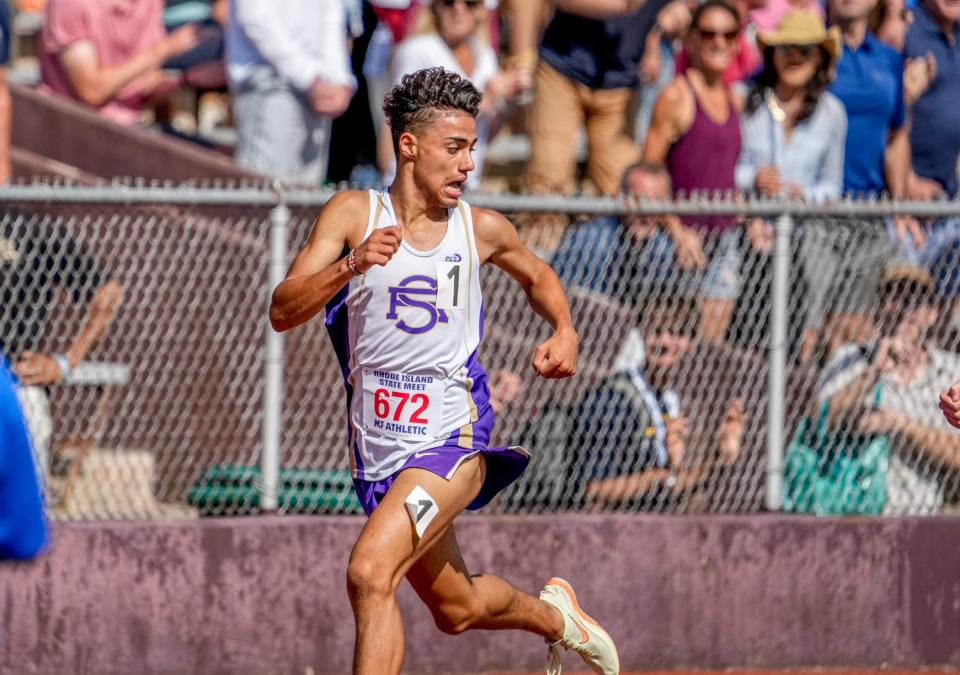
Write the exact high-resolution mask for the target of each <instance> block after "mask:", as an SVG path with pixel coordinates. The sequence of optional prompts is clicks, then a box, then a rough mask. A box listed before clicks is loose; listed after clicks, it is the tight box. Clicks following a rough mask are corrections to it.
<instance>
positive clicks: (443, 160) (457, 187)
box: [414, 110, 477, 209]
mask: <svg viewBox="0 0 960 675" xmlns="http://www.w3.org/2000/svg"><path fill="white" fill-rule="evenodd" d="M476 143H477V123H476V120H474V119H473V117H471V116H470V115H469V114H467V113H465V112H463V111H460V110H440V111H438V112H437V114H436V117H434V119H433V121H432V122H431V123H430V124H428V125H426V126H425V127H424V128H423V129H422V130H421V131H420V132H418V133H417V134H416V161H415V162H414V180H415V181H416V183H417V186H418V187H419V188H420V190H421V191H422V192H423V193H424V194H426V195H428V196H429V197H430V199H431V201H433V202H434V203H436V204H437V205H438V206H442V207H443V208H448V209H449V208H453V207H454V206H456V205H457V201H458V200H459V199H460V197H461V196H462V195H463V184H464V183H465V182H466V180H467V175H468V174H469V173H470V172H471V171H473V170H474V169H475V168H476V165H475V164H474V162H473V155H472V152H473V148H474V146H475V145H476Z"/></svg>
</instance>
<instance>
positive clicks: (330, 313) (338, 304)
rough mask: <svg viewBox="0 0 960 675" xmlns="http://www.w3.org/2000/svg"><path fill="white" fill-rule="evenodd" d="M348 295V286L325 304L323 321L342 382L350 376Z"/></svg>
mask: <svg viewBox="0 0 960 675" xmlns="http://www.w3.org/2000/svg"><path fill="white" fill-rule="evenodd" d="M349 294H350V284H347V285H346V286H344V287H343V288H341V289H340V290H339V291H337V294H336V295H334V296H333V297H332V298H331V299H330V302H328V303H327V306H326V310H327V316H326V317H325V318H324V320H323V323H324V325H326V327H327V334H328V335H329V336H330V342H332V343H333V351H334V352H336V354H337V363H339V364H340V372H341V373H343V379H344V381H346V379H347V377H349V375H350V333H349V332H348V330H349V327H350V321H349V316H348V313H349V312H348V308H347V296H348V295H349Z"/></svg>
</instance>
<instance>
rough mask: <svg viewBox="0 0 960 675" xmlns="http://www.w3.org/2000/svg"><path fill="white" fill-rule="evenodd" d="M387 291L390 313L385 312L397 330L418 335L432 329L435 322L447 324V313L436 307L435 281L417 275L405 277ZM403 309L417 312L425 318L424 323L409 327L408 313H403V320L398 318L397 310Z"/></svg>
mask: <svg viewBox="0 0 960 675" xmlns="http://www.w3.org/2000/svg"><path fill="white" fill-rule="evenodd" d="M387 291H388V292H389V293H390V311H388V312H387V318H388V319H391V320H393V321H396V326H397V328H398V329H399V330H402V331H403V332H405V333H410V334H411V335H420V334H421V333H426V332H428V331H429V330H430V329H432V328H433V327H434V326H435V325H437V322H440V323H447V320H448V319H447V313H446V312H444V311H443V310H442V309H437V307H436V302H437V280H436V279H434V278H432V277H428V276H425V275H422V274H417V275H414V276H411V277H407V278H406V279H404V280H403V281H401V282H400V284H399V285H397V286H390V287H389V288H388V289H387ZM403 307H409V308H412V309H416V310H419V312H418V313H421V317H423V316H425V317H426V322H416V323H420V324H421V325H410V324H409V323H407V319H408V318H410V317H409V314H410V312H404V318H403V319H401V318H400V313H399V312H398V310H399V309H400V308H403Z"/></svg>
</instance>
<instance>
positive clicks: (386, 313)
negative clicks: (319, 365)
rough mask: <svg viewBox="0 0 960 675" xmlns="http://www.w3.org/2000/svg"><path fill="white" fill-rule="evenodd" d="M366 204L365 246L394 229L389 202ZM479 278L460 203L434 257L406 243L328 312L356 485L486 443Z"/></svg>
mask: <svg viewBox="0 0 960 675" xmlns="http://www.w3.org/2000/svg"><path fill="white" fill-rule="evenodd" d="M369 194H370V216H369V220H368V222H367V229H366V232H365V233H364V235H363V239H364V240H366V239H367V237H369V236H370V234H371V233H372V232H373V231H374V229H377V228H382V227H389V226H391V225H394V224H395V223H396V222H397V218H396V214H395V213H394V211H393V206H392V204H391V202H390V196H389V194H388V193H387V192H386V191H383V192H378V191H375V190H371V191H370V193H369ZM479 268H480V261H479V257H478V255H477V246H476V241H475V238H474V232H473V219H472V217H471V212H470V207H469V206H468V205H467V203H466V202H463V201H460V202H459V203H458V205H457V206H456V207H455V208H452V209H448V215H447V231H446V234H445V235H444V237H443V240H442V241H441V242H440V244H439V245H438V246H437V247H436V248H434V249H432V250H430V251H420V250H417V249H415V248H413V247H412V246H411V245H410V244H409V243H407V242H406V241H405V240H404V241H403V242H401V244H400V248H399V249H398V250H397V252H396V254H394V256H393V257H392V258H391V259H390V261H389V262H388V263H387V264H386V265H383V266H380V265H374V266H373V267H371V268H370V269H369V270H367V272H366V273H364V274H362V275H360V276H357V277H354V278H352V279H351V280H350V282H349V284H348V285H347V286H345V287H344V288H343V289H341V290H340V292H339V293H338V294H337V295H336V296H335V297H334V298H333V299H332V300H331V301H330V303H329V304H328V305H327V317H326V324H327V329H328V331H329V334H330V338H331V341H332V342H333V346H334V349H335V351H336V353H337V358H338V360H339V363H340V368H341V370H342V372H343V377H344V383H345V387H346V392H347V417H348V419H347V424H348V428H347V438H348V443H349V445H350V448H351V453H350V454H351V469H352V470H353V475H354V477H356V478H360V479H363V480H368V481H377V480H382V479H384V478H386V477H388V476H390V475H392V474H393V473H395V472H397V471H398V470H400V469H401V468H402V467H403V465H404V463H405V461H406V460H408V459H409V458H410V457H411V456H415V457H419V456H420V454H421V453H423V454H428V453H426V452H425V451H428V450H429V449H431V448H437V447H440V446H443V445H455V446H458V447H461V448H473V447H474V441H475V440H476V442H477V443H478V444H479V443H480V442H481V439H480V438H477V439H474V426H473V425H474V423H475V422H477V420H478V408H479V407H486V406H488V405H489V400H488V398H487V397H488V394H487V388H486V386H485V379H486V373H485V372H484V371H483V369H482V367H481V366H480V364H479V363H478V361H477V355H476V350H477V347H478V345H479V344H480V339H481V337H482V333H483V304H482V297H481V293H480V269H479ZM481 380H482V381H481ZM478 383H479V384H483V386H477V384H478ZM478 399H482V400H478ZM484 435H486V434H484ZM476 449H477V450H480V449H483V448H480V447H477V448H476ZM434 454H435V453H434Z"/></svg>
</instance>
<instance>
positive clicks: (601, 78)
mask: <svg viewBox="0 0 960 675" xmlns="http://www.w3.org/2000/svg"><path fill="white" fill-rule="evenodd" d="M668 1H669V0H650V2H647V3H645V4H644V5H643V7H642V8H641V9H639V10H638V11H636V12H634V13H633V14H631V15H629V16H625V17H620V18H616V19H605V20H603V21H601V20H598V19H586V18H584V17H582V16H578V15H576V14H568V13H567V12H559V11H558V12H556V13H554V15H553V19H552V20H551V21H550V23H549V24H548V25H547V30H546V31H545V32H544V34H543V40H542V42H541V43H540V58H541V59H542V60H543V61H544V62H545V63H547V64H548V65H549V66H550V67H551V68H553V69H554V70H556V71H558V72H559V73H561V74H562V75H564V76H566V77H567V78H569V79H571V80H573V81H575V82H579V83H580V84H583V85H585V86H587V87H590V88H591V89H618V88H621V87H633V86H634V85H636V83H637V64H638V63H640V59H641V58H642V57H643V48H644V44H645V42H646V39H647V33H649V32H650V28H652V27H653V24H654V23H656V20H657V13H658V12H659V11H660V9H661V8H662V7H663V6H664V5H666V4H667V2H668Z"/></svg>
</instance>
